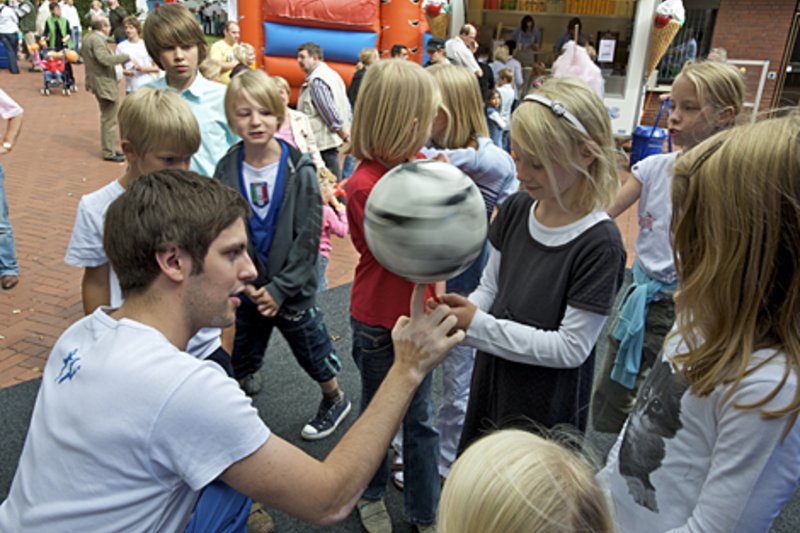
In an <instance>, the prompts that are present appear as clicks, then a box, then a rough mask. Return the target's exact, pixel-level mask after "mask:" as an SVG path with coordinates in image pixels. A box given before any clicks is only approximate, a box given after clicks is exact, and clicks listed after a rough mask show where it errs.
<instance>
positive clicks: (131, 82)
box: [117, 39, 158, 93]
mask: <svg viewBox="0 0 800 533" xmlns="http://www.w3.org/2000/svg"><path fill="white" fill-rule="evenodd" d="M117 55H129V56H131V58H133V59H135V60H136V61H137V62H138V63H139V64H140V65H142V66H145V67H152V66H153V65H154V64H153V59H152V58H151V57H150V54H148V53H147V48H145V46H144V40H143V39H139V40H138V41H136V42H135V43H132V42H130V41H129V40H127V39H125V40H124V41H122V42H120V43H119V44H117ZM124 67H125V68H126V69H132V68H133V61H128V62H127V63H125V65H124ZM157 77H158V76H157V75H156V74H155V73H152V72H139V73H136V74H134V75H133V76H125V92H126V93H132V92H133V91H135V90H136V89H138V88H140V87H144V86H145V85H147V84H148V83H150V82H151V81H153V80H154V79H156V78H157Z"/></svg>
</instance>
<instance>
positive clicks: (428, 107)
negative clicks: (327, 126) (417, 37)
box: [349, 59, 441, 166]
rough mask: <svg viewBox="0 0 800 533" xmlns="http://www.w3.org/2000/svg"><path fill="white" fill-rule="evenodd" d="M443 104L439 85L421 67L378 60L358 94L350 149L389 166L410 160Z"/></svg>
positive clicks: (411, 63)
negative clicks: (437, 110)
mask: <svg viewBox="0 0 800 533" xmlns="http://www.w3.org/2000/svg"><path fill="white" fill-rule="evenodd" d="M440 104H441V96H440V94H439V90H438V88H437V87H436V83H434V81H433V78H431V76H430V74H428V73H427V72H426V71H425V70H424V69H423V68H422V67H421V66H419V65H418V64H416V63H414V62H412V61H405V60H402V59H385V60H381V61H377V62H376V63H375V64H373V65H372V66H371V67H369V68H368V69H367V73H366V74H365V75H364V80H363V82H362V85H361V89H360V90H359V93H358V99H357V100H356V108H355V111H354V114H353V126H352V135H351V138H352V141H351V142H352V144H351V148H350V150H349V151H350V153H352V155H353V156H354V157H355V158H356V159H360V160H365V159H367V160H376V161H380V162H382V163H383V164H385V165H387V166H394V165H397V164H399V163H402V162H404V161H406V160H408V158H409V157H413V156H414V154H415V153H416V151H417V150H419V149H420V148H422V147H423V146H424V145H425V142H426V141H427V140H428V137H429V136H430V134H431V124H432V123H433V117H434V115H435V114H436V109H437V108H438V107H439V105H440Z"/></svg>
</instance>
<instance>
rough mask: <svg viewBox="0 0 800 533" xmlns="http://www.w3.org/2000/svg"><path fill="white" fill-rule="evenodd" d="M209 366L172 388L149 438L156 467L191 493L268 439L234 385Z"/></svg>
mask: <svg viewBox="0 0 800 533" xmlns="http://www.w3.org/2000/svg"><path fill="white" fill-rule="evenodd" d="M214 365H215V364H214V363H206V364H205V365H204V366H202V367H200V368H198V369H197V371H194V372H192V373H191V374H189V375H188V377H187V378H186V379H185V380H184V381H183V382H182V383H181V384H180V385H179V386H178V387H177V388H176V390H175V391H174V393H173V394H172V395H171V397H170V398H169V400H168V401H167V402H166V403H165V404H164V406H163V409H162V411H161V414H160V415H159V417H158V418H157V420H156V421H155V423H154V425H153V428H152V431H151V433H150V438H149V442H150V451H151V454H150V456H151V457H152V459H153V461H154V462H155V463H156V465H159V466H161V467H162V468H163V469H165V470H166V471H168V472H174V473H175V474H177V475H178V476H179V477H180V478H181V479H182V480H184V481H185V482H186V483H187V484H188V485H189V486H190V487H191V488H192V489H193V490H200V489H201V488H202V487H204V486H206V485H207V484H209V483H210V482H211V481H213V480H215V479H216V478H217V477H219V476H220V474H222V472H224V471H225V470H226V469H227V468H228V467H229V466H231V465H232V464H233V463H235V462H237V461H240V460H242V459H244V458H246V457H248V456H249V455H251V454H252V453H254V452H255V451H256V450H258V448H260V447H261V446H262V445H263V444H264V443H265V442H266V440H267V438H268V437H269V435H270V431H269V428H267V426H266V425H264V423H263V422H262V421H261V419H260V418H259V416H258V412H257V411H256V409H255V408H254V407H253V405H252V403H251V401H250V399H249V398H248V397H247V396H245V394H244V392H242V390H241V389H240V388H239V387H238V385H237V383H236V381H234V380H232V379H230V378H229V377H227V376H226V375H225V374H224V373H223V372H222V371H221V370H218V369H217V368H215V366H214ZM210 392H212V393H210ZM156 471H158V469H156ZM154 475H158V474H157V472H154Z"/></svg>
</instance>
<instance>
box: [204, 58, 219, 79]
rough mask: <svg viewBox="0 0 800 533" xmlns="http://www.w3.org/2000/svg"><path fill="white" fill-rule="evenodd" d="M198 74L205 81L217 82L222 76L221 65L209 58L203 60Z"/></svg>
mask: <svg viewBox="0 0 800 533" xmlns="http://www.w3.org/2000/svg"><path fill="white" fill-rule="evenodd" d="M198 70H199V71H200V74H201V75H202V76H203V77H204V78H205V79H207V80H211V81H219V77H220V76H221V75H222V63H220V62H219V61H217V60H216V59H211V58H210V57H207V58H205V60H203V62H202V63H200V66H199V67H198Z"/></svg>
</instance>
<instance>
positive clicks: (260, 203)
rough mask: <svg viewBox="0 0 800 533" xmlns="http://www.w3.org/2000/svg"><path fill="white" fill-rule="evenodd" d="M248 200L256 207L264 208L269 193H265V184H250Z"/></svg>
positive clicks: (258, 182) (260, 182)
mask: <svg viewBox="0 0 800 533" xmlns="http://www.w3.org/2000/svg"><path fill="white" fill-rule="evenodd" d="M250 198H252V200H253V205H255V206H256V207H264V206H265V205H267V204H268V203H269V193H268V192H267V182H265V181H257V182H254V183H251V184H250Z"/></svg>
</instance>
